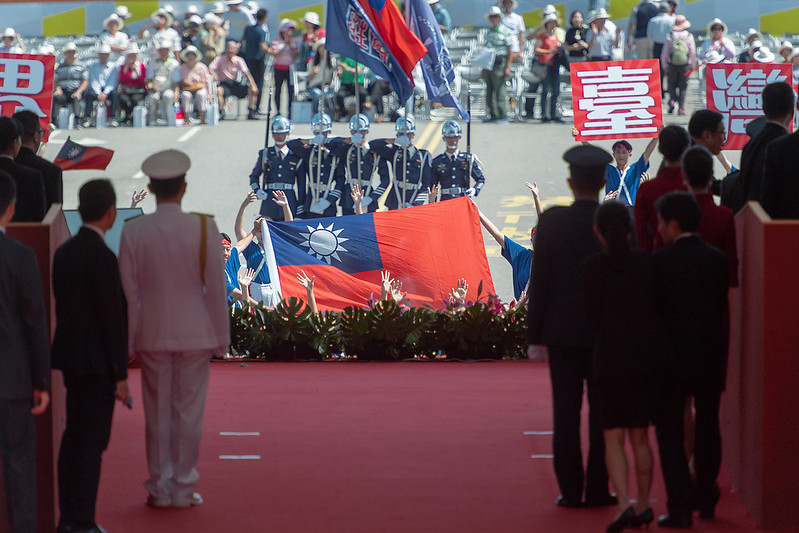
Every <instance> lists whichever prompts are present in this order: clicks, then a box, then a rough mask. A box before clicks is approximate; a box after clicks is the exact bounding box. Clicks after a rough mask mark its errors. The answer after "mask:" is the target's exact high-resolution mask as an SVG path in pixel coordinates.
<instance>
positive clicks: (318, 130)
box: [288, 113, 343, 218]
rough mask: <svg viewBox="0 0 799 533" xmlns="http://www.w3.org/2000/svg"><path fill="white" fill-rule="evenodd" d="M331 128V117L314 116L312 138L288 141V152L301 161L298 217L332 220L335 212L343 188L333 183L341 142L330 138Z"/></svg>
mask: <svg viewBox="0 0 799 533" xmlns="http://www.w3.org/2000/svg"><path fill="white" fill-rule="evenodd" d="M332 129H333V120H332V119H331V118H330V115H328V114H327V113H322V114H319V113H317V114H316V115H314V116H313V118H312V119H311V131H312V132H313V133H314V137H313V138H312V139H294V140H292V141H289V142H288V147H289V150H290V151H291V153H293V154H297V155H299V156H300V157H301V158H302V169H301V171H300V175H299V176H298V180H297V203H298V207H297V218H320V217H334V216H336V213H337V211H338V201H339V198H340V197H341V191H342V189H343V187H342V186H341V184H340V183H338V182H337V181H336V177H337V176H336V172H335V170H336V156H335V152H336V151H337V150H338V148H339V147H340V146H341V144H342V142H343V140H342V139H341V138H340V137H336V138H332V137H329V135H330V132H331V130H332ZM320 160H321V165H320V164H318V162H319V161H320Z"/></svg>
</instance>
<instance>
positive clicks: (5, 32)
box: [3, 28, 17, 37]
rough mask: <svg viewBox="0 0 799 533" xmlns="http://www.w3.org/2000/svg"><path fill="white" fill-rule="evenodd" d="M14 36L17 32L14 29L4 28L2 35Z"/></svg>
mask: <svg viewBox="0 0 799 533" xmlns="http://www.w3.org/2000/svg"><path fill="white" fill-rule="evenodd" d="M16 36H17V32H16V31H15V30H14V28H6V29H5V31H4V32H3V37H16Z"/></svg>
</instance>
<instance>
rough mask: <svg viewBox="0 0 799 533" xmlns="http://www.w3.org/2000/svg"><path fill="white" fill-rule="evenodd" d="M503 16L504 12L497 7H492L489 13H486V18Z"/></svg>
mask: <svg viewBox="0 0 799 533" xmlns="http://www.w3.org/2000/svg"><path fill="white" fill-rule="evenodd" d="M501 16H502V10H501V9H500V8H499V7H497V6H491V7H490V8H489V9H488V13H486V18H490V17H501Z"/></svg>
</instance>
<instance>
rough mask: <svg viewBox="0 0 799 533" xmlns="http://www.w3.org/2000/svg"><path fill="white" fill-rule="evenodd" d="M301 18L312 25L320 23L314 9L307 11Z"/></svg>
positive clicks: (319, 24)
mask: <svg viewBox="0 0 799 533" xmlns="http://www.w3.org/2000/svg"><path fill="white" fill-rule="evenodd" d="M302 20H304V21H305V22H310V23H311V24H313V25H314V26H321V25H322V23H321V21H320V20H319V13H317V12H316V11H307V12H306V13H305V15H304V16H303V17H302Z"/></svg>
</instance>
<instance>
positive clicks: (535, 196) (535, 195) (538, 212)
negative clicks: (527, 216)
mask: <svg viewBox="0 0 799 533" xmlns="http://www.w3.org/2000/svg"><path fill="white" fill-rule="evenodd" d="M524 184H525V185H526V186H527V188H528V189H530V192H531V193H533V202H535V214H536V215H538V218H541V202H540V201H539V199H538V183H536V182H532V183H530V182H529V181H526V182H524Z"/></svg>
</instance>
